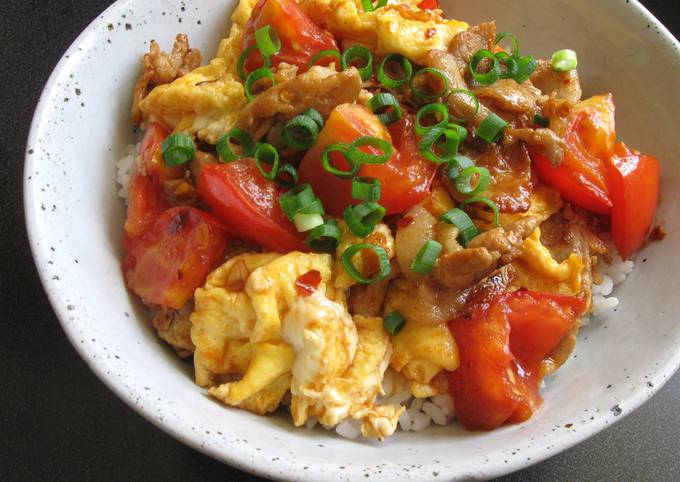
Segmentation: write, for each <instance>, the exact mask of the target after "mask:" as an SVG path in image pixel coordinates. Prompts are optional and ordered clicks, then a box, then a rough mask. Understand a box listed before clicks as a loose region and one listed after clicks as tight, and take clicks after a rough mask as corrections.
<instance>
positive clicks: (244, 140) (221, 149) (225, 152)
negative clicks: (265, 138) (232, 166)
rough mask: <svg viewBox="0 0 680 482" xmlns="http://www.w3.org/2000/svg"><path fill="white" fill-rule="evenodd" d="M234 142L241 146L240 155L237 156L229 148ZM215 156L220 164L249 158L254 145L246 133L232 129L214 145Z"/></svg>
mask: <svg viewBox="0 0 680 482" xmlns="http://www.w3.org/2000/svg"><path fill="white" fill-rule="evenodd" d="M232 139H233V140H235V141H237V142H238V145H240V146H241V155H237V154H236V153H235V152H234V151H233V150H232V148H231V141H232ZM215 147H216V149H217V154H218V156H219V158H220V161H222V162H232V161H236V160H237V159H242V158H244V157H249V156H251V155H252V154H253V150H254V149H255V143H254V142H253V138H252V137H251V136H250V134H249V133H248V132H247V131H244V130H243V129H239V128H238V127H232V128H231V129H230V130H229V132H227V133H226V134H224V135H223V136H222V137H220V138H219V140H218V141H217V144H216V145H215Z"/></svg>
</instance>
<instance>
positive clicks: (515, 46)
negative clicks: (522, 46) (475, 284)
mask: <svg viewBox="0 0 680 482" xmlns="http://www.w3.org/2000/svg"><path fill="white" fill-rule="evenodd" d="M506 38H509V39H510V41H511V42H512V55H519V41H518V40H517V36H516V35H515V34H514V33H510V32H498V33H497V34H496V39H495V40H494V44H495V45H498V44H499V43H501V41H502V40H503V39H506Z"/></svg>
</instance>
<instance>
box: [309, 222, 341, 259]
mask: <svg viewBox="0 0 680 482" xmlns="http://www.w3.org/2000/svg"><path fill="white" fill-rule="evenodd" d="M340 235H341V233H340V228H339V227H338V222H337V221H336V220H335V219H329V220H328V221H326V222H325V223H323V224H321V225H320V226H317V227H315V228H314V229H312V230H311V231H310V232H309V234H308V235H307V241H306V243H307V246H309V247H310V248H311V249H313V250H314V251H321V252H324V253H334V252H335V250H336V249H337V247H338V244H340Z"/></svg>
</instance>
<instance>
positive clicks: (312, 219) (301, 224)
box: [293, 213, 323, 233]
mask: <svg viewBox="0 0 680 482" xmlns="http://www.w3.org/2000/svg"><path fill="white" fill-rule="evenodd" d="M293 223H295V229H297V230H298V232H300V233H306V232H307V231H310V230H312V229H314V228H315V227H317V226H321V225H322V224H323V216H321V214H318V213H313V214H302V213H299V214H296V215H295V216H294V217H293Z"/></svg>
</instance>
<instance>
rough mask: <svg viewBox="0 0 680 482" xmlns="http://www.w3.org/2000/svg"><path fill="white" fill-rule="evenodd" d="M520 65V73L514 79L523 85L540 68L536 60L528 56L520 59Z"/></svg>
mask: <svg viewBox="0 0 680 482" xmlns="http://www.w3.org/2000/svg"><path fill="white" fill-rule="evenodd" d="M518 64H519V72H518V73H517V75H516V76H515V77H514V79H515V82H517V83H518V84H521V83H523V82H525V81H526V80H527V79H529V77H531V74H533V73H534V71H535V70H536V68H537V67H538V62H536V59H534V58H533V57H532V56H531V55H527V56H526V57H520V58H519V60H518Z"/></svg>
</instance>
